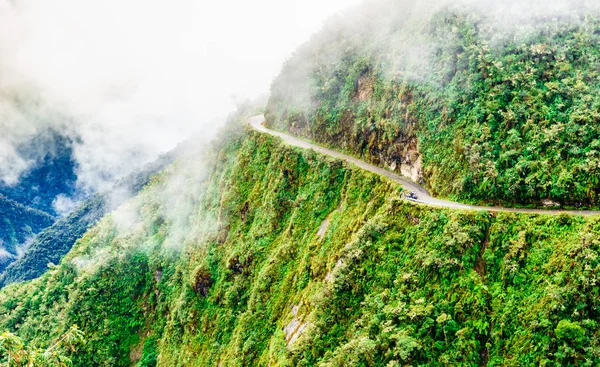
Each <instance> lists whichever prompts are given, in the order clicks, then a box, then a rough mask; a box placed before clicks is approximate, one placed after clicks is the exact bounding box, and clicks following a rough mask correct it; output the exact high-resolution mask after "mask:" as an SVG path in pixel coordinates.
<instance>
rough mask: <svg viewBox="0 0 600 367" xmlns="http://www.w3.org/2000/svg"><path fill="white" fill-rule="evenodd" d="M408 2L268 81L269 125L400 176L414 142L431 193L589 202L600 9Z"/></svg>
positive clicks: (388, 7)
mask: <svg viewBox="0 0 600 367" xmlns="http://www.w3.org/2000/svg"><path fill="white" fill-rule="evenodd" d="M509 2H510V1H509ZM413 3H414V4H407V2H403V1H391V0H382V1H379V2H373V1H372V2H368V3H365V4H364V5H363V6H362V7H361V8H359V9H357V10H356V11H355V12H349V13H348V14H346V16H344V17H341V18H336V19H333V20H331V21H330V22H329V24H328V25H327V26H326V27H325V28H324V29H323V30H322V32H321V33H320V34H317V35H315V36H314V37H313V39H312V40H311V41H310V42H308V43H307V44H306V45H304V46H303V47H302V48H301V49H299V50H298V52H297V53H296V54H295V55H294V56H293V57H292V58H291V59H290V60H288V62H287V63H286V65H285V66H284V68H283V71H282V72H281V74H280V76H279V77H278V78H277V79H276V81H275V82H274V84H273V86H272V95H271V99H270V102H269V105H268V107H267V122H268V124H269V125H270V126H271V127H273V128H276V129H281V130H288V131H290V132H292V133H294V134H297V135H300V136H303V137H307V138H310V139H312V140H316V141H318V142H321V143H324V144H326V145H329V146H333V147H335V148H337V149H341V150H344V151H346V152H348V153H350V154H353V155H356V156H360V157H363V158H365V159H367V160H369V161H371V162H373V163H376V164H379V165H382V166H385V167H391V168H393V169H396V170H400V169H401V166H402V165H403V164H406V163H407V161H409V160H410V155H411V154H413V155H414V154H415V152H414V147H415V146H416V145H418V148H419V153H418V154H420V156H421V158H422V164H423V168H422V178H423V179H424V183H425V186H426V187H427V188H429V189H430V190H431V192H432V193H433V194H435V195H439V196H443V197H449V198H453V199H457V200H461V201H464V202H472V203H488V204H502V205H515V206H541V205H542V203H545V205H554V206H558V205H562V206H566V207H582V206H583V207H594V208H597V207H598V206H599V193H600V182H599V181H598V180H599V177H600V123H599V119H600V115H599V113H598V111H599V110H600V95H599V94H598V93H597V91H598V89H599V87H600V20H599V19H600V18H598V16H597V15H598V14H599V13H598V11H597V10H598V9H597V8H598V7H597V6H595V5H593V4H592V3H585V2H575V1H572V2H564V1H563V2H562V3H568V5H569V7H570V8H571V9H570V10H571V12H567V11H564V9H563V8H560V9H561V11H562V12H561V13H558V14H556V13H552V9H554V8H553V6H554V7H556V6H557V5H556V4H555V3H557V2H556V1H555V2H553V3H552V4H547V3H544V2H539V1H532V2H531V4H530V2H526V3H523V2H520V3H519V2H515V3H516V4H513V5H514V6H513V8H511V7H510V6H508V5H506V4H505V3H506V2H498V4H499V5H498V7H499V8H502V7H504V8H506V9H512V10H509V14H503V17H501V16H499V15H497V14H496V13H495V11H494V10H490V9H487V8H485V6H484V5H483V4H488V5H489V3H491V2H488V1H481V2H470V3H471V6H467V5H464V4H463V2H460V1H459V2H457V4H458V5H456V6H454V7H450V6H449V7H441V8H440V7H436V6H435V5H433V4H429V5H427V3H426V2H425V3H424V4H421V3H419V2H413ZM467 3H469V2H467ZM559 3H560V2H559ZM374 4H379V6H376V5H374ZM474 4H481V5H474ZM533 4H537V6H538V7H539V8H537V10H535V11H533V10H531V9H529V7H530V6H531V7H533V6H534V5H533ZM585 4H587V5H588V6H589V7H586V6H585ZM427 6H429V7H430V8H431V9H430V10H431V11H429V12H428V11H427V10H426V9H424V8H426V7H427ZM478 6H479V7H478ZM578 6H579V7H578ZM510 11H513V13H510Z"/></svg>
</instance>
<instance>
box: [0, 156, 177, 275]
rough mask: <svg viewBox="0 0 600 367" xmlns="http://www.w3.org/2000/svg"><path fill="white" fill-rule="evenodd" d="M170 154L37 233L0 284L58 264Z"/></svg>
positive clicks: (171, 157)
mask: <svg viewBox="0 0 600 367" xmlns="http://www.w3.org/2000/svg"><path fill="white" fill-rule="evenodd" d="M174 154H175V153H172V154H167V155H163V156H161V157H160V158H158V159H157V160H156V161H154V162H153V163H150V164H148V165H146V166H145V167H144V168H142V169H140V170H137V171H135V172H133V173H131V174H130V175H129V176H127V177H125V178H123V179H121V180H120V181H119V182H117V184H116V185H115V187H114V188H113V189H112V190H110V192H106V193H103V194H95V195H93V196H91V197H90V198H89V199H87V200H86V201H85V202H84V203H83V204H82V205H81V206H80V207H79V208H78V209H76V210H75V211H73V212H72V213H71V214H69V215H68V216H66V217H65V218H62V219H60V220H58V221H57V222H56V223H54V224H53V225H52V226H50V227H48V228H46V229H45V230H43V231H42V232H41V233H39V234H38V235H37V236H36V237H35V238H34V239H33V240H32V242H31V243H30V244H29V245H28V247H27V250H26V252H25V253H24V254H23V256H22V257H20V258H19V259H17V260H16V261H14V262H12V263H11V264H10V265H8V266H7V267H6V269H4V271H3V272H2V273H0V287H4V286H6V285H7V284H10V283H14V282H21V281H26V280H30V279H34V278H37V277H39V276H40V275H42V274H43V273H44V272H46V270H48V264H50V263H54V264H58V263H59V262H60V260H61V259H62V257H63V256H64V255H65V254H67V253H68V252H69V251H70V250H71V247H73V245H74V244H75V242H76V241H77V240H78V239H79V238H80V237H81V236H83V234H84V233H85V232H86V231H87V230H88V229H89V228H90V227H91V226H93V225H94V224H96V222H98V220H100V218H102V217H103V216H104V215H105V214H107V213H109V212H111V211H112V210H114V209H116V208H117V207H118V206H119V205H121V204H122V203H123V202H124V201H125V200H127V198H129V197H130V196H132V195H135V194H136V193H137V192H138V191H140V190H141V189H142V188H143V187H144V186H145V185H146V184H148V182H149V181H150V178H151V177H152V175H153V174H154V173H156V172H159V171H160V170H162V169H164V168H165V167H166V166H167V165H168V164H169V163H171V162H172V160H173V157H174ZM0 270H3V269H2V268H0Z"/></svg>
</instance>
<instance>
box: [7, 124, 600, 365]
mask: <svg viewBox="0 0 600 367" xmlns="http://www.w3.org/2000/svg"><path fill="white" fill-rule="evenodd" d="M229 134H230V135H231V136H230V137H229V138H228V139H227V140H226V141H225V143H222V144H221V145H220V146H217V147H216V151H215V154H213V156H212V157H207V156H206V155H205V156H197V157H191V158H188V159H184V160H180V161H179V162H178V163H176V164H175V165H174V166H172V167H170V168H169V169H168V170H167V171H165V172H164V173H163V174H161V175H159V176H157V177H155V178H154V179H153V180H152V182H151V183H150V185H149V186H148V187H146V188H145V189H144V190H143V191H142V192H141V193H140V194H139V195H138V196H137V197H136V198H134V199H133V200H131V201H129V202H128V203H127V204H125V205H124V206H122V207H121V208H119V209H118V210H117V211H115V212H114V213H112V214H111V215H109V216H107V217H105V218H103V219H102V220H101V221H100V222H99V223H98V225H96V226H95V227H94V228H93V229H91V230H90V231H88V233H87V234H86V235H84V236H83V237H82V238H81V239H80V240H79V241H78V242H77V244H76V245H75V247H74V248H73V250H71V252H70V253H69V254H68V255H67V257H65V258H64V259H63V261H62V263H61V264H60V265H59V266H57V267H56V268H54V269H52V270H50V271H49V272H48V273H46V274H45V275H44V276H42V277H41V278H39V279H36V280H34V281H32V282H29V283H25V284H13V285H11V286H8V287H6V288H5V289H4V290H2V291H1V292H0V328H6V329H10V330H11V331H14V332H16V333H18V335H19V336H21V337H22V338H24V339H25V340H28V341H30V342H31V343H33V344H37V345H40V346H42V347H43V346H47V345H48V344H49V343H50V342H51V340H53V339H54V338H56V337H58V336H60V335H62V334H64V332H65V331H66V330H68V328H69V327H70V325H73V324H77V325H78V326H79V327H80V328H81V330H82V331H84V333H85V335H86V339H87V342H86V344H85V345H84V346H83V347H81V348H80V349H79V351H78V353H77V354H75V355H74V356H73V358H74V362H75V365H76V366H91V365H98V366H130V365H137V366H155V365H158V366H216V365H220V366H249V365H256V366H266V365H270V366H404V365H412V366H426V365H427V366H435V365H439V366H448V365H463V366H480V365H485V364H486V363H487V365H489V366H538V365H545V366H561V365H580V366H587V365H589V366H592V365H597V364H598V363H600V357H599V356H600V349H599V348H600V345H599V342H598V332H599V331H600V325H598V321H597V320H598V318H599V316H600V315H599V314H598V308H597V300H598V296H599V294H598V285H597V282H598V279H597V277H598V266H599V256H598V255H599V251H600V248H599V247H600V236H599V233H600V232H599V231H600V220H599V219H598V218H586V219H584V218H580V217H569V216H556V217H550V216H548V217H546V216H531V215H514V214H498V215H490V214H487V213H475V212H468V213H465V212H453V211H449V210H438V209H432V208H427V207H420V206H415V205H411V204H408V203H405V202H404V201H402V200H401V199H400V195H399V194H400V193H399V188H398V187H397V186H396V185H395V184H394V183H392V182H389V181H387V180H386V179H384V178H381V177H378V176H374V175H372V174H369V173H365V172H363V171H361V170H359V169H357V168H353V167H349V166H346V165H344V164H342V163H340V162H338V161H332V160H328V159H325V158H324V157H322V156H319V155H317V154H315V153H313V152H308V151H300V150H296V149H292V148H289V147H286V146H283V145H281V144H280V143H279V142H277V141H276V140H274V139H273V138H271V137H267V136H262V135H259V134H258V133H255V132H243V133H242V132H240V131H235V132H230V133H229ZM0 358H1V357H0Z"/></svg>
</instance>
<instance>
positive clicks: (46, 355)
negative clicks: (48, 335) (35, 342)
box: [0, 326, 84, 367]
mask: <svg viewBox="0 0 600 367" xmlns="http://www.w3.org/2000/svg"><path fill="white" fill-rule="evenodd" d="M83 340H84V337H83V334H82V333H81V331H79V329H78V328H77V326H73V327H71V329H70V330H69V331H68V332H66V333H65V335H63V336H61V337H60V338H59V339H58V340H57V341H56V343H54V344H53V345H52V346H50V347H49V348H48V349H46V350H37V349H29V348H27V347H26V346H25V343H23V340H21V338H19V337H18V336H16V335H14V334H11V333H9V332H5V333H3V334H1V335H0V366H3V367H68V366H71V365H72V363H73V362H72V361H71V360H70V359H69V358H68V357H66V356H65V351H70V352H74V351H75V350H76V347H77V345H79V344H81V343H83Z"/></svg>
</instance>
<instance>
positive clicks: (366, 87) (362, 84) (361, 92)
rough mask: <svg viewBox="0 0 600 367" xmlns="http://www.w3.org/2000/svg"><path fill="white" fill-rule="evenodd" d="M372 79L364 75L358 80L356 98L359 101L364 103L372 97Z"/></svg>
mask: <svg viewBox="0 0 600 367" xmlns="http://www.w3.org/2000/svg"><path fill="white" fill-rule="evenodd" d="M373 84H374V81H373V77H371V76H370V75H368V74H365V75H363V76H361V77H360V78H358V82H357V83H356V97H357V98H358V100H359V101H366V100H368V99H369V98H371V96H372V95H373Z"/></svg>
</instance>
